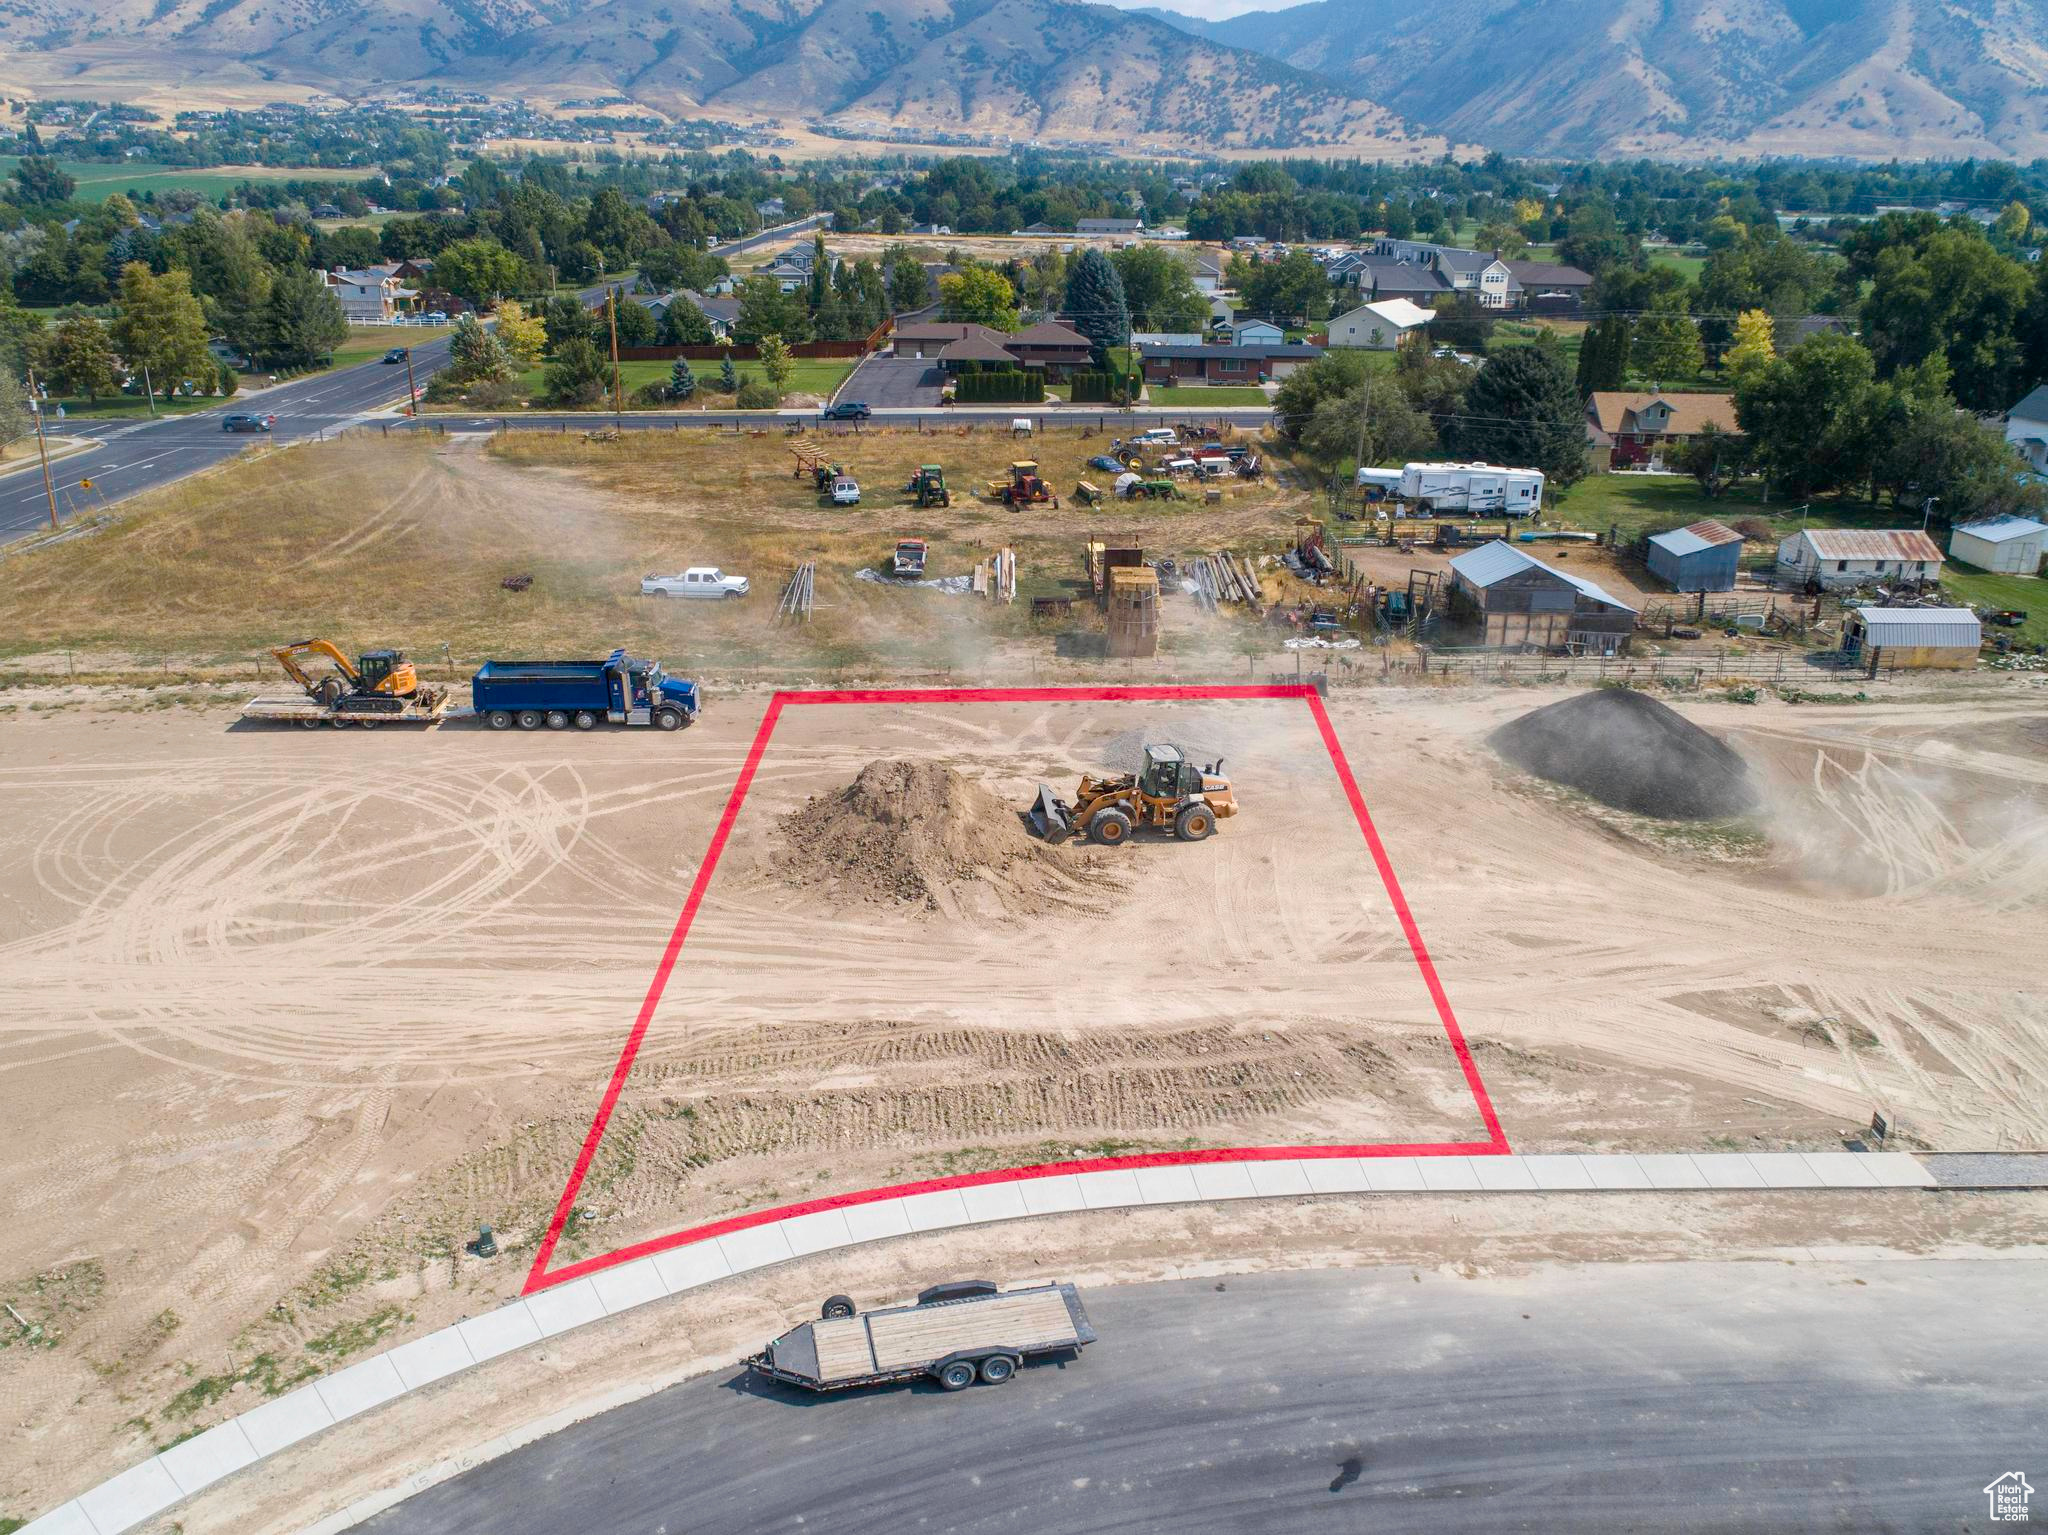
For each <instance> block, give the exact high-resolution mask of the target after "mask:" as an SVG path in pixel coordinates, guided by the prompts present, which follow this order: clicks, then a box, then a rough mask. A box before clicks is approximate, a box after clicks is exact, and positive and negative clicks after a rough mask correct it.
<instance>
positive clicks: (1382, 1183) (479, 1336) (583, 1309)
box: [21, 1151, 1942, 1535]
mask: <svg viewBox="0 0 2048 1535" xmlns="http://www.w3.org/2000/svg"><path fill="white" fill-rule="evenodd" d="M1941 1186H1942V1185H1941V1184H1940V1182H1939V1180H1937V1178H1936V1177H1935V1175H1934V1174H1933V1173H1931V1172H1930V1171H1929V1170H1928V1169H1927V1167H1926V1166H1924V1165H1923V1164H1922V1163H1921V1161H1920V1160H1919V1159H1918V1158H1917V1157H1915V1156H1913V1155H1911V1154H1909V1153H1907V1152H1900V1151H1892V1152H1871V1153H1858V1152H1849V1151H1823V1152H1791V1151H1788V1152H1751V1153H1742V1152H1711V1153H1704V1152H1703V1153H1695V1154H1686V1153H1665V1154H1655V1155H1652V1154H1644V1155H1640V1156H1631V1155H1625V1154H1605V1155H1583V1156H1575V1155H1558V1156H1513V1155H1482V1156H1471V1157H1465V1156H1419V1157H1411V1156H1391V1157H1342V1156H1336V1157H1313V1156H1311V1157H1295V1158H1286V1159H1239V1160H1224V1161H1215V1162H1206V1163H1201V1164H1197V1165H1194V1166H1171V1167H1142V1168H1137V1169H1116V1170H1108V1171H1101V1172H1084V1173H1060V1174H1054V1175H1050V1176H1047V1177H1042V1178H1033V1179H1029V1180H1025V1181H1022V1182H1015V1183H1004V1184H988V1185H984V1186H981V1187H977V1188H967V1189H944V1190H939V1191H936V1192H930V1193H922V1194H910V1195H905V1196H901V1197H898V1198H893V1199H881V1200H875V1201H872V1202H870V1203H866V1204H860V1205H853V1206H849V1207H847V1208H844V1209H835V1210H822V1211H816V1212H813V1213H810V1214H804V1215H795V1216H790V1217H788V1218H786V1219H783V1220H779V1221H773V1222H770V1223H768V1224H764V1225H758V1226H751V1227H748V1228H746V1229H745V1230H740V1231H728V1232H726V1233H725V1234H724V1235H722V1236H711V1237H706V1238H705V1239H704V1240H702V1241H699V1242H694V1243H691V1244H689V1245H688V1246H682V1247H673V1248H670V1249H668V1250H666V1251H663V1252H660V1253H656V1254H654V1255H653V1256H651V1257H645V1258H636V1259H633V1260H632V1261H630V1262H627V1263H623V1264H620V1265H618V1266H616V1267H613V1268H608V1269H604V1270H601V1271H599V1272H597V1273H593V1274H589V1275H586V1276H584V1277H581V1278H576V1279H571V1280H568V1281H566V1282H564V1283H561V1284H557V1285H553V1286H550V1287H549V1288H547V1289H543V1290H537V1291H534V1292H533V1293H531V1294H529V1295H526V1296H524V1297H521V1298H519V1299H516V1300H513V1301H510V1302H508V1303H506V1304H505V1305H503V1306H500V1307H499V1308H498V1309H497V1310H495V1311H489V1312H485V1313H483V1314H482V1315H480V1316H473V1317H470V1318H468V1319H467V1320H465V1321H461V1322H458V1323H456V1324H455V1325H454V1326H452V1327H444V1328H442V1329H441V1330H440V1331H439V1332H433V1333H428V1334H427V1335H426V1336H424V1337H421V1338H415V1339H413V1340H412V1341H411V1342H409V1343H402V1344H399V1345H398V1346H397V1347H396V1348H393V1349H389V1350H387V1351H386V1352H384V1353H382V1354H376V1355H373V1356H371V1357H370V1358H368V1359H365V1360H362V1361H360V1362H358V1363H356V1364H352V1365H350V1366H348V1367H347V1368H345V1369H342V1370H337V1371H336V1372H335V1373H334V1374H332V1375H327V1376H323V1377H321V1378H320V1379H319V1380H316V1381H314V1382H312V1383H311V1384H310V1385H306V1386H301V1387H300V1388H299V1389H298V1390H296V1391H292V1392H288V1393H287V1394H285V1395H284V1396H281V1397H277V1398H276V1399H274V1400H272V1401H268V1402H265V1403H263V1404H262V1405H261V1406H258V1407H253V1408H251V1409H250V1410H249V1411H247V1412H245V1413H242V1414H240V1415H238V1416H236V1417H233V1418H229V1419H228V1420H227V1421H226V1422H224V1423H220V1424H217V1425H216V1426H215V1427H213V1428H210V1429H208V1430H206V1431H205V1432H204V1433H202V1434H199V1435H197V1436H195V1437H194V1438H191V1439H188V1440H186V1441H185V1442H184V1443H182V1444H177V1445H173V1446H172V1447H171V1448H170V1449H168V1450H165V1451H164V1452H162V1453H161V1454H159V1455H153V1456H151V1457H150V1458H149V1459H148V1460H145V1461H143V1462H142V1463H141V1464H140V1465H137V1466H131V1467H130V1468H129V1469H128V1470H126V1471H123V1472H122V1473H121V1474H120V1475H118V1476H115V1477H113V1478H111V1479H110V1480H108V1481H105V1482H102V1483H100V1484H99V1486H97V1487H94V1488H92V1489H91V1490H90V1491H88V1492H84V1493H81V1494H80V1495H79V1496H78V1497H76V1498H73V1499H72V1500H71V1501H70V1502H68V1503H64V1504H62V1505H60V1506H59V1507H57V1508H54V1509H52V1510H51V1511H50V1512H48V1513H46V1514H43V1515H41V1516H40V1517H39V1518H37V1519H35V1520H32V1521H31V1522H30V1523H28V1524H27V1525H25V1526H23V1527H22V1530H21V1535H122V1532H123V1531H126V1530H131V1529H134V1528H135V1527H136V1526H137V1525H139V1524H141V1523H143V1522H144V1521H145V1520H148V1519H152V1518H155V1517H156V1516H157V1515H159V1514H161V1513H163V1512H164V1511H166V1510H167V1509H170V1508H172V1507H173V1506H175V1505H176V1504H178V1503H181V1502H183V1501H184V1500H185V1499H186V1498H189V1497H192V1496H194V1495H195V1494H197V1493H199V1492H201V1491H202V1490H204V1489H205V1488H207V1487H210V1486H212V1485H213V1484H214V1483H215V1482H218V1481H221V1480H223V1479H225V1478H227V1477H229V1476H232V1475H234V1474H235V1473H236V1472H238V1471H244V1470H247V1469H248V1468H249V1467H251V1466H254V1465H256V1464H258V1463H259V1462H261V1461H263V1460H264V1459H266V1458H268V1457H269V1456H272V1455H275V1454H277V1453H278V1452H279V1451H281V1450H284V1449H288V1448H289V1447H291V1446H292V1445H295V1444H298V1443H299V1442H301V1441H302V1440H306V1439H310V1438H312V1437H313V1436H314V1435H316V1434H318V1433H321V1432H322V1431H323V1430H325V1429H329V1428H332V1427H334V1426H336V1425H337V1424H340V1423H344V1422H346V1421H347V1420H348V1419H350V1418H353V1417H357V1416H359V1415H361V1414H363V1413H366V1412H368V1411H370V1410H371V1409H372V1408H375V1407H381V1406H383V1405H384V1404H385V1403H387V1402H391V1401H395V1400H397V1399H398V1398H399V1397H402V1396H407V1395H410V1394H411V1393H413V1392H416V1391H421V1390H424V1389H425V1388H426V1387H428V1386H431V1385H433V1384H434V1383H435V1382H437V1381H441V1380H446V1379H447V1378H448V1377H449V1376H451V1375H458V1374H460V1373H462V1372H463V1371H465V1370H469V1369H473V1368H475V1367H476V1366H478V1365H482V1364H485V1363H488V1362H489V1361H490V1360H492V1359H495V1358H497V1357H498V1356H499V1355H501V1354H509V1353H511V1352H512V1351H514V1350H515V1349H522V1348H530V1347H532V1346H533V1345H535V1344H538V1343H543V1342H545V1341H546V1340H547V1339H549V1338H553V1337H556V1336H558V1335H560V1334H562V1333H565V1332H569V1331H572V1330H574V1329H576V1328H579V1327H584V1326H588V1325H590V1324H593V1323H597V1322H601V1321H603V1320H604V1319H605V1318H607V1317H611V1316H617V1315H618V1314H620V1313H621V1312H624V1311H630V1310H632V1309H633V1308H635V1307H637V1306H644V1305H647V1304H649V1303H651V1302H654V1301H660V1300H666V1299H668V1298H669V1297H671V1296H676V1295H681V1294H684V1293H686V1292H687V1291H690V1290H694V1289H697V1288H698V1287H699V1286H702V1285H707V1284H712V1283H715V1282H716V1281H718V1280H721V1279H730V1278H735V1277H737V1276H739V1275H741V1274H746V1273H750V1272H752V1271H753V1270H755V1269H762V1268H769V1267H772V1266H774V1265H776V1264H781V1263H790V1262H794V1261H795V1260H797V1259H799V1258H807V1257H811V1256H813V1255H814V1254H817V1253H823V1252H830V1251H832V1250H834V1249H836V1248H841V1247H852V1246H859V1245H861V1244H864V1243H868V1242H880V1241H886V1240H888V1239H889V1238H891V1237H899V1236H909V1235H913V1234H916V1233H920V1232H926V1231H943V1230H947V1229H949V1228H952V1227H957V1226H976V1225H987V1224H992V1223H995V1222H998V1221H1007V1220H1022V1219H1028V1218H1030V1217H1032V1216H1038V1215H1055V1214H1061V1213H1066V1212H1085V1211H1092V1210H1119V1209H1134V1208H1139V1207H1143V1206H1151V1205H1176V1204H1208V1203H1214V1202H1216V1201H1220V1200H1229V1199H1288V1198H1301V1197H1306V1196H1313V1195H1318V1194H1399V1193H1442V1194H1453V1193H1456V1194H1513V1193H1558V1194H1574V1193H1577V1194H1600V1193H1630V1192H1702V1193H1720V1192H1731V1191H1746V1190H1758V1191H1763V1192H1766V1193H1768V1192H1773V1191H1778V1192H1797V1191H1802V1190H1851V1191H1862V1192H1874V1191H1876V1190H1880V1189H1897V1190H1905V1189H1919V1190H1927V1189H1934V1188H1937V1187H1941ZM328 1527H333V1528H339V1526H328Z"/></svg>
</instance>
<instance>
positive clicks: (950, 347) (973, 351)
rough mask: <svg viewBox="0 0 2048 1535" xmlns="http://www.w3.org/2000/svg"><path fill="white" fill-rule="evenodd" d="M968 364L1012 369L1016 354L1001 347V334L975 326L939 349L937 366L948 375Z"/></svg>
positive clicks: (1015, 361)
mask: <svg viewBox="0 0 2048 1535" xmlns="http://www.w3.org/2000/svg"><path fill="white" fill-rule="evenodd" d="M899 355H900V354H899ZM920 355H922V354H920ZM968 364H976V365H978V366H981V367H1008V368H1014V367H1016V366H1017V354H1016V353H1014V352H1012V351H1011V350H1010V349H1009V348H1008V347H1006V346H1004V345H1003V342H1002V332H1000V331H993V330H990V329H989V328H988V327H987V326H985V325H976V326H973V327H971V328H970V329H969V330H968V333H967V334H966V335H963V336H962V337H960V339H959V340H957V341H949V342H947V343H946V344H945V345H944V346H943V347H941V348H939V366H940V367H941V368H943V369H945V370H946V371H947V372H948V373H958V372H961V371H963V370H964V369H965V367H966V365H968Z"/></svg>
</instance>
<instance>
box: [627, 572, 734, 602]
mask: <svg viewBox="0 0 2048 1535" xmlns="http://www.w3.org/2000/svg"><path fill="white" fill-rule="evenodd" d="M747 590H748V587H747V578H746V577H745V576H729V575H727V574H726V573H725V572H724V571H722V570H720V569H719V568H718V567H717V566H716V565H692V566H691V567H690V568H689V569H688V570H686V571H684V572H683V573H682V574H681V575H679V576H645V577H643V578H642V579H641V582H640V595H641V596H643V597H713V598H717V597H744V596H746V595H747Z"/></svg>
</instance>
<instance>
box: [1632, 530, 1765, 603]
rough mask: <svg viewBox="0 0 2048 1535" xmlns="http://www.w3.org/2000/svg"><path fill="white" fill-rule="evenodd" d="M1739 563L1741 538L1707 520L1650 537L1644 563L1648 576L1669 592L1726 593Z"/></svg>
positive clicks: (1733, 583)
mask: <svg viewBox="0 0 2048 1535" xmlns="http://www.w3.org/2000/svg"><path fill="white" fill-rule="evenodd" d="M1741 559H1742V535H1741V534H1740V533H1738V532H1736V531H1735V530H1734V529H1733V528H1731V527H1729V526H1728V525H1727V524H1726V523H1720V522H1715V521H1714V520H1713V519H1712V518H1708V519H1707V520H1706V521H1704V522H1695V523H1692V524H1690V525H1689V526H1686V527H1683V528H1673V529H1672V530H1671V531H1670V532H1668V533H1653V534H1652V535H1651V536H1650V547H1649V552H1648V554H1647V556H1646V558H1645V563H1647V564H1648V565H1649V567H1650V574H1652V575H1653V576H1656V577H1658V578H1659V579H1660V580H1663V581H1667V582H1669V583H1670V585H1671V589H1672V590H1673V591H1679V592H1727V591H1733V590H1734V589H1735V567H1736V565H1737V564H1738V563H1739V562H1740V561H1741Z"/></svg>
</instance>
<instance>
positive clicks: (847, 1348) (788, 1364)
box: [743, 1279, 1095, 1391]
mask: <svg viewBox="0 0 2048 1535" xmlns="http://www.w3.org/2000/svg"><path fill="white" fill-rule="evenodd" d="M1094 1341H1095V1329H1094V1328H1093V1327H1092V1326H1090V1325H1089V1322H1088V1313H1087V1311H1086V1310H1085V1309H1084V1308H1083V1307H1082V1305H1081V1296H1080V1294H1079V1292H1078V1291H1076V1290H1075V1289H1074V1287H1073V1286H1072V1285H1070V1284H1047V1285H1034V1286H1032V1287H1030V1288H1029V1289H1023V1290H1009V1291H1002V1290H998V1289H997V1288H996V1286H995V1284H994V1282H993V1281H991V1280H986V1279H969V1280H961V1281H958V1282H956V1283H953V1284H942V1285H934V1286H933V1287H932V1288H931V1289H929V1290H926V1291H924V1292H923V1293H922V1294H921V1295H919V1296H918V1298H917V1303H916V1304H915V1305H912V1306H889V1307H885V1308H883V1309H882V1310H880V1311H867V1312H859V1313H856V1312H855V1310H854V1305H853V1302H852V1301H850V1300H848V1299H847V1298H846V1297H845V1296H844V1295H835V1296H833V1297H832V1298H831V1299H830V1300H828V1301H826V1302H825V1306H824V1314H823V1316H822V1317H821V1318H820V1319H819V1320H818V1321H815V1322H805V1323H804V1324H803V1325H802V1326H801V1327H793V1328H791V1329H790V1330H789V1331H788V1332H786V1333H784V1334H783V1335H782V1336H781V1337H779V1338H777V1339H776V1340H775V1341H774V1342H772V1343H770V1344H769V1345H768V1346H767V1347H766V1348H764V1349H763V1350H761V1352H760V1353H758V1354H754V1355H752V1356H750V1357H749V1358H747V1359H746V1360H744V1361H743V1362H744V1363H745V1365H746V1366H747V1368H748V1369H749V1370H751V1371H753V1372H754V1373H755V1374H756V1375H760V1376H765V1377H766V1378H767V1379H769V1380H776V1381H781V1382H782V1383H783V1384H784V1385H789V1386H801V1387H803V1388H804V1389H805V1390H807V1391H845V1390H848V1389H849V1388H851V1387H854V1386H879V1385H885V1384H888V1383H889V1382H892V1381H905V1380H917V1379H919V1378H921V1377H924V1378H929V1379H931V1380H935V1381H937V1382H938V1383H939V1385H940V1387H941V1388H942V1389H944V1390H947V1391H960V1390H963V1389H965V1388H966V1387H968V1386H971V1385H973V1384H974V1382H975V1381H977V1380H980V1381H982V1382H984V1383H985V1384H987V1385H991V1386H999V1385H1001V1384H1002V1383H1003V1382H1004V1381H1006V1380H1008V1379H1009V1378H1010V1377H1011V1376H1013V1375H1015V1374H1016V1373H1017V1368H1018V1366H1019V1365H1021V1364H1022V1363H1023V1362H1024V1361H1025V1360H1027V1359H1035V1358H1037V1357H1039V1356H1041V1355H1045V1354H1063V1353H1078V1352H1079V1351H1080V1350H1081V1349H1082V1348H1083V1347H1085V1346H1086V1345H1088V1344H1090V1343H1093V1342H1094Z"/></svg>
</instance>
